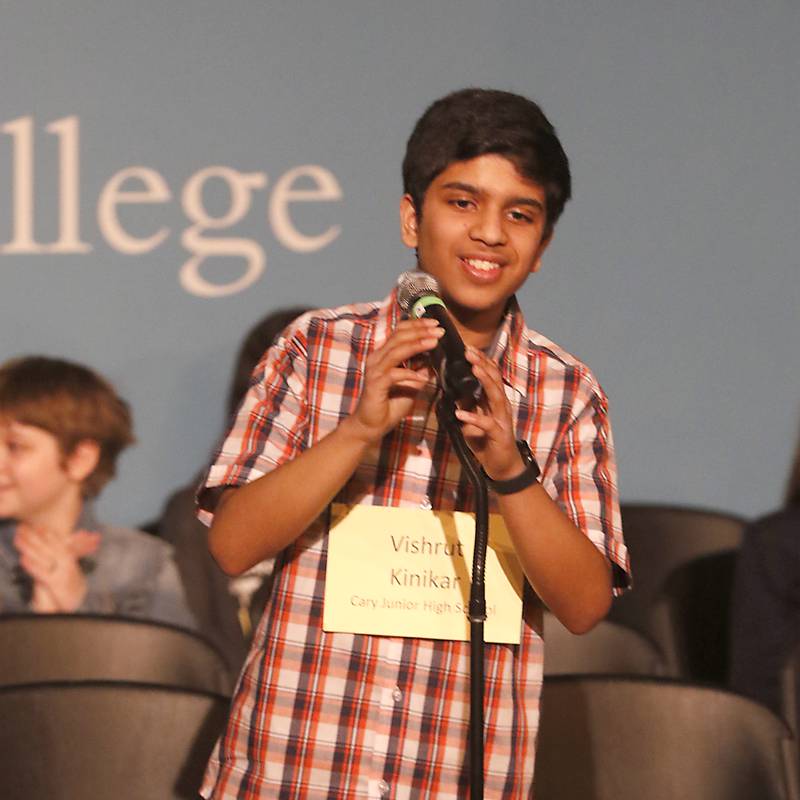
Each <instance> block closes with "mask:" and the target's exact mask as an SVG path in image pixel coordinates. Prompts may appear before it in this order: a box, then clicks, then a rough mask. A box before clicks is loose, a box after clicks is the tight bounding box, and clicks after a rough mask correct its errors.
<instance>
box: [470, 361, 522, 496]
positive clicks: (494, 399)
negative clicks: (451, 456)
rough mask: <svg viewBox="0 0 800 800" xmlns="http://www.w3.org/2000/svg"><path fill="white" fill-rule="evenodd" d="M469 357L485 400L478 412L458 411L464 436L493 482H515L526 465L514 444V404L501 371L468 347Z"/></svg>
mask: <svg viewBox="0 0 800 800" xmlns="http://www.w3.org/2000/svg"><path fill="white" fill-rule="evenodd" d="M466 355H467V360H468V361H469V363H470V364H472V372H473V374H474V375H475V377H476V378H477V379H478V380H479V381H480V383H481V386H482V387H483V398H482V400H481V404H480V406H478V407H477V408H476V409H475V410H474V411H464V410H463V409H457V410H456V417H458V419H459V420H461V422H463V423H464V424H463V426H462V429H461V430H462V433H463V434H464V438H465V439H466V440H467V443H468V444H469V446H470V449H471V450H472V452H473V453H474V454H475V457H476V458H477V459H478V461H480V463H481V465H482V466H483V469H484V471H485V472H486V474H487V475H488V476H489V477H490V478H492V479H494V480H498V481H502V480H507V479H509V478H513V477H515V476H517V475H519V474H520V472H522V470H523V467H524V464H523V463H522V458H521V456H520V454H519V450H518V449H517V445H516V442H515V440H514V426H513V422H512V419H511V404H510V403H509V402H508V398H507V397H506V393H505V390H504V389H503V381H502V378H501V376H500V370H499V368H498V366H497V364H495V363H494V362H493V361H492V360H491V359H489V358H488V357H487V356H486V355H484V354H483V353H482V352H481V351H480V350H476V349H475V348H474V347H467V348H466Z"/></svg>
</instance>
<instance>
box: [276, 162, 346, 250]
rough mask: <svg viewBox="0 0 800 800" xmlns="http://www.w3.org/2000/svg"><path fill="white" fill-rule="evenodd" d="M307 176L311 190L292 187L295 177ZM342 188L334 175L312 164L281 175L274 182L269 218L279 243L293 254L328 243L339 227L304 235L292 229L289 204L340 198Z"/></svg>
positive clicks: (333, 237) (333, 226) (335, 226)
mask: <svg viewBox="0 0 800 800" xmlns="http://www.w3.org/2000/svg"><path fill="white" fill-rule="evenodd" d="M303 177H305V178H310V179H311V180H312V181H314V184H315V188H313V189H295V188H293V184H294V182H295V181H296V180H297V179H298V178H303ZM341 199H342V190H341V187H340V186H339V183H338V182H337V180H336V177H335V176H334V174H333V173H332V172H331V171H330V170H327V169H325V167H319V166H317V165H315V164H306V165H303V166H299V167H295V168H294V169H290V170H289V171H288V172H287V173H286V174H284V175H281V177H280V179H279V180H278V182H277V183H276V184H275V189H274V190H273V192H272V197H271V198H270V202H269V221H270V224H271V225H272V229H273V231H274V232H275V236H276V237H277V238H278V240H279V241H280V243H281V244H282V245H283V246H284V247H286V248H287V250H292V251H294V252H295V253H313V252H314V251H315V250H321V249H322V248H323V247H325V246H326V245H329V244H330V243H331V242H332V241H333V240H334V239H335V238H336V237H337V236H338V235H339V234H340V233H341V230H342V229H341V226H339V225H331V226H330V228H328V230H326V231H325V232H324V233H321V234H319V235H318V236H306V235H304V234H302V233H300V231H298V230H297V228H295V226H294V224H293V223H292V220H291V218H290V217H289V203H292V202H295V203H301V202H304V203H308V202H312V201H317V202H318V201H321V200H341Z"/></svg>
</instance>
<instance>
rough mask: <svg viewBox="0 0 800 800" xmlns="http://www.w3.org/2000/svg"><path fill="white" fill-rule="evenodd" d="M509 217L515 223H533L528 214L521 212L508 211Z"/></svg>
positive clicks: (515, 210)
mask: <svg viewBox="0 0 800 800" xmlns="http://www.w3.org/2000/svg"><path fill="white" fill-rule="evenodd" d="M509 216H510V217H511V219H513V220H514V221H515V222H533V218H532V217H531V215H530V214H525V213H524V212H523V211H518V210H517V209H512V210H511V211H509Z"/></svg>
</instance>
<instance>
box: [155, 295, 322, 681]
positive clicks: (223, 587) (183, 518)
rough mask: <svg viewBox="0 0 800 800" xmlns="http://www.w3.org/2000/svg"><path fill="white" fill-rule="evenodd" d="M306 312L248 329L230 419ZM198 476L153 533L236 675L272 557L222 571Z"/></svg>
mask: <svg viewBox="0 0 800 800" xmlns="http://www.w3.org/2000/svg"><path fill="white" fill-rule="evenodd" d="M306 311H308V308H307V307H297V308H281V309H278V310H277V311H274V312H272V313H270V314H268V315H267V316H266V317H264V318H263V319H261V320H259V322H257V323H256V324H255V325H254V326H253V327H252V328H251V329H250V331H249V332H248V333H247V335H246V336H245V338H244V339H243V341H242V343H241V345H240V347H239V352H238V354H237V357H236V362H235V365H234V370H233V375H232V378H231V384H230V387H229V390H228V400H227V417H228V418H229V419H230V418H232V417H233V416H234V415H235V413H236V410H237V409H238V407H239V404H240V403H241V400H242V398H243V397H244V395H245V392H246V391H247V388H248V386H249V385H250V378H251V375H252V373H253V370H254V369H255V367H256V365H257V364H258V362H259V361H260V360H261V358H262V356H263V355H264V354H265V352H266V351H267V349H268V348H269V347H270V346H271V345H272V344H273V343H274V341H275V340H276V339H277V338H278V336H279V334H280V333H281V332H282V331H283V329H284V328H285V327H286V326H287V325H288V324H289V323H290V322H291V321H292V320H293V319H295V318H296V317H299V316H300V315H301V314H304V313H305V312H306ZM197 480H199V478H198V479H197ZM197 480H195V481H194V482H193V483H192V484H191V485H190V486H186V487H184V488H182V489H179V490H177V491H176V492H175V493H174V494H173V495H171V496H170V498H169V499H168V500H167V502H166V503H165V505H164V510H163V512H162V514H161V517H160V519H159V520H158V522H157V523H156V526H155V532H156V533H157V534H158V535H159V536H161V537H163V538H164V539H165V540H166V541H168V542H169V543H170V544H172V545H173V547H174V548H175V560H176V563H177V565H178V571H179V572H180V576H181V580H182V582H183V586H184V591H185V592H186V597H187V600H188V603H189V607H190V608H191V610H192V613H193V614H194V617H195V619H196V620H197V623H198V626H199V629H200V632H201V633H203V634H204V635H205V636H206V638H208V639H210V640H211V641H212V642H213V643H214V644H215V645H216V647H217V648H218V649H219V650H220V652H221V653H222V655H223V656H224V658H225V660H226V661H227V663H228V665H229V667H230V670H231V674H232V675H233V676H234V677H235V676H236V675H238V674H239V670H240V669H241V666H242V663H243V662H244V658H245V655H246V654H247V649H248V646H249V643H250V638H251V636H252V631H253V627H254V626H255V624H256V623H257V622H258V619H259V617H260V616H261V612H262V611H263V609H264V605H265V604H266V601H267V597H268V596H269V590H270V586H271V576H272V566H273V560H272V559H267V560H265V561H262V562H260V563H258V564H256V565H255V566H254V567H252V568H251V569H249V570H248V571H247V572H245V573H244V574H243V575H239V576H238V577H235V578H229V577H228V576H227V575H225V573H224V572H223V571H222V570H221V569H220V568H219V567H218V566H217V562H216V561H214V559H213V558H212V557H211V554H210V553H209V552H208V528H207V527H206V526H205V525H203V524H202V523H201V522H200V521H199V520H198V519H197V517H196V515H195V491H196V488H197Z"/></svg>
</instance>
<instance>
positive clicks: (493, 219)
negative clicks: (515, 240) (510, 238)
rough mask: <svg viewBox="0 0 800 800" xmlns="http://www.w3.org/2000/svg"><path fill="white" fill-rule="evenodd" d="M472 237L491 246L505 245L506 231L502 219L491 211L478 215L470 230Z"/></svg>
mask: <svg viewBox="0 0 800 800" xmlns="http://www.w3.org/2000/svg"><path fill="white" fill-rule="evenodd" d="M470 236H471V237H472V238H473V239H476V240H479V241H481V242H483V243H484V244H487V245H491V246H496V245H499V244H505V242H506V231H505V227H504V225H503V219H502V217H501V216H500V215H499V214H497V213H492V212H490V211H484V213H482V214H478V215H476V216H475V218H474V221H473V224H472V228H471V229H470Z"/></svg>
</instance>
